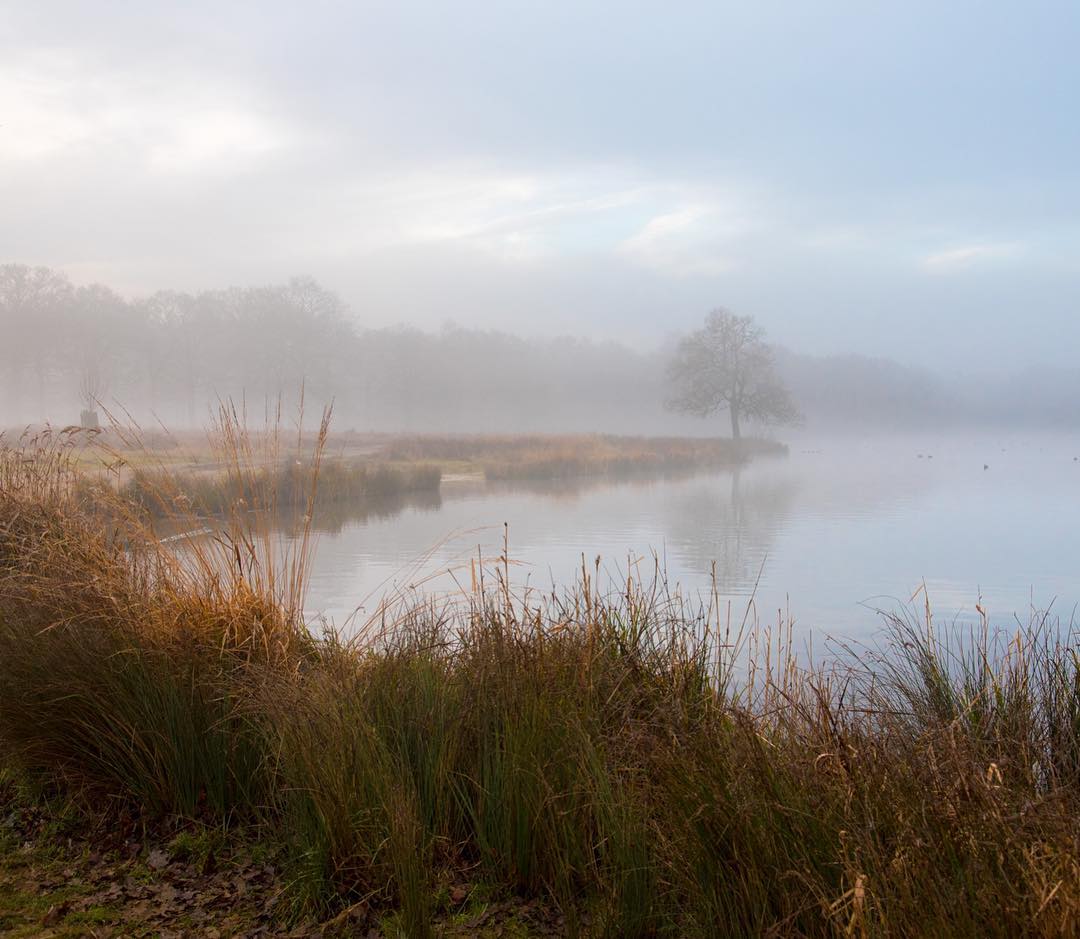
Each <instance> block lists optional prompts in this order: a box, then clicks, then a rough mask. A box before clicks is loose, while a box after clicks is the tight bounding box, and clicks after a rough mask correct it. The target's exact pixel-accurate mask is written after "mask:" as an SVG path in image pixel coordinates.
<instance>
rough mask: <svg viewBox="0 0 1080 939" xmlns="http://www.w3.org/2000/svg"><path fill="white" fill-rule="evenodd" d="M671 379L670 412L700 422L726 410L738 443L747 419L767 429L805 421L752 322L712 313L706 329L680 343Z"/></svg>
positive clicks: (669, 374)
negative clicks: (685, 415) (693, 417)
mask: <svg viewBox="0 0 1080 939" xmlns="http://www.w3.org/2000/svg"><path fill="white" fill-rule="evenodd" d="M667 378H668V388H669V395H668V398H667V401H666V402H665V404H666V405H667V407H668V408H669V409H671V410H673V411H681V412H684V413H687V414H695V415H698V416H699V417H708V416H709V415H710V414H714V413H716V412H717V411H722V410H727V412H728V414H729V415H730V417H731V436H732V437H734V438H736V439H738V438H739V437H740V436H741V433H742V421H743V420H744V419H747V420H753V421H757V422H758V423H762V424H791V423H796V422H798V421H799V419H800V415H799V411H798V408H796V406H795V402H794V401H793V400H792V398H791V394H790V393H789V392H788V390H787V388H786V387H785V386H784V384H783V382H782V381H781V380H780V378H779V376H778V375H777V374H776V369H775V367H774V364H773V353H772V349H770V348H769V346H768V345H767V344H766V342H765V333H764V330H762V328H761V327H760V326H759V325H758V324H757V323H755V322H754V320H753V319H752V318H751V317H749V316H738V315H736V314H735V313H732V312H730V311H729V310H723V309H718V310H713V311H712V312H711V313H710V314H709V315H708V316H707V317H705V325H704V326H703V327H702V328H701V329H698V330H695V331H694V332H692V333H691V334H690V335H689V336H685V337H684V338H683V339H682V340H681V341H680V342H679V344H678V346H677V347H676V349H675V355H674V357H673V358H672V359H671V361H670V363H669V364H668V370H667Z"/></svg>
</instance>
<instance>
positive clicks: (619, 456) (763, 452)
mask: <svg viewBox="0 0 1080 939" xmlns="http://www.w3.org/2000/svg"><path fill="white" fill-rule="evenodd" d="M786 452H787V448H786V447H784V446H783V444H779V443H776V442H774V441H770V440H752V439H747V440H729V439H725V438H706V437H616V436H611V435H604V434H562V435H542V434H532V435H529V434H525V435H466V434H460V435H447V436H435V435H429V436H424V435H417V436H411V437H396V438H393V439H391V440H390V441H388V442H387V443H386V444H385V446H384V448H383V450H382V456H383V457H384V458H385V459H388V460H397V461H403V462H413V461H428V462H438V463H443V464H448V463H449V464H453V465H455V468H457V469H460V470H465V471H472V472H478V473H483V474H484V475H485V476H486V477H487V478H488V479H500V480H502V479H507V480H509V479H561V478H568V477H573V476H598V475H608V474H612V475H615V474H627V473H663V472H668V471H673V470H686V469H699V468H700V469H704V468H711V467H722V466H736V465H739V464H741V463H745V462H747V461H748V460H750V459H752V458H753V457H755V456H775V455H781V454H784V453H786Z"/></svg>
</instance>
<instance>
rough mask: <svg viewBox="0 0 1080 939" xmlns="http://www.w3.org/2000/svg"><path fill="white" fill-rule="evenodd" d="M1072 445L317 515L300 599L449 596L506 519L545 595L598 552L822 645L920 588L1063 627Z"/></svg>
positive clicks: (935, 447)
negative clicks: (656, 563)
mask: <svg viewBox="0 0 1080 939" xmlns="http://www.w3.org/2000/svg"><path fill="white" fill-rule="evenodd" d="M1075 446H1076V445H1075V444H1074V443H1071V442H1068V441H1065V442H1058V443H1053V442H1049V441H1042V442H1040V444H1039V445H1038V446H1031V445H1022V444H1019V443H1016V442H1000V441H996V440H995V441H961V440H953V439H950V440H945V441H941V440H935V441H929V442H928V441H914V442H912V441H896V440H891V441H887V442H885V443H882V442H881V441H878V440H863V441H850V440H848V441H840V442H826V443H823V442H815V446H814V447H812V448H806V449H807V450H809V451H811V452H806V451H805V450H802V449H800V448H798V447H797V446H796V447H792V452H791V455H790V457H788V458H786V459H773V460H760V461H757V462H754V463H752V464H750V465H749V466H747V467H745V468H742V469H740V470H737V471H732V470H726V471H722V472H710V473H703V474H696V475H693V474H691V475H687V474H668V475H665V476H663V477H659V478H646V477H636V478H620V479H611V478H607V479H579V480H572V481H568V480H558V481H533V482H514V483H510V482H502V483H497V484H492V485H487V484H485V483H484V482H483V481H482V480H479V479H468V478H466V479H460V478H459V479H448V480H447V481H446V482H445V483H444V484H443V487H442V492H441V496H439V497H432V496H431V495H428V496H426V497H409V498H405V499H402V500H400V501H394V502H390V503H382V504H377V505H365V506H342V507H339V508H338V509H337V510H336V511H334V512H332V513H329V514H327V513H323V516H322V517H321V518H317V519H316V522H317V524H318V527H319V530H320V531H321V532H323V535H322V536H321V537H320V540H319V545H318V553H317V556H316V563H315V568H314V572H313V577H312V582H311V590H310V594H309V604H308V605H309V607H310V610H311V611H312V612H313V613H316V612H317V613H325V614H327V615H328V616H329V617H330V618H332V619H334V620H335V621H337V622H339V623H340V622H343V621H344V619H345V618H346V617H347V616H348V614H349V613H351V612H352V611H353V610H354V609H355V608H356V607H357V606H359V605H362V604H363V605H366V606H367V608H368V609H370V608H371V607H372V606H373V605H374V603H375V602H376V601H377V599H378V598H379V597H380V596H381V595H382V594H383V593H384V592H385V591H388V590H399V591H400V590H407V589H408V588H409V587H410V586H414V585H417V584H421V583H422V584H423V585H424V587H425V589H427V590H438V589H447V590H449V589H453V588H454V586H455V579H454V576H453V574H452V573H448V572H456V576H457V577H458V581H457V582H461V580H462V575H461V571H462V570H463V569H466V568H467V565H468V563H469V560H470V558H475V557H476V556H477V554H478V553H479V554H480V555H482V556H486V557H489V558H494V557H497V556H498V555H499V554H500V553H501V552H502V549H503V535H504V528H503V525H504V523H506V525H508V528H509V539H510V552H511V557H512V558H514V559H515V560H517V561H518V562H520V564H519V566H518V567H516V568H515V576H517V577H519V578H520V579H521V580H522V581H523V582H525V581H527V582H529V583H531V584H534V585H537V586H540V587H547V586H549V585H551V584H552V583H555V584H565V583H568V582H570V581H572V580H573V579H574V578H575V577H576V576H577V574H578V572H579V571H580V569H581V564H582V559H583V557H584V559H585V560H586V561H587V562H588V563H589V564H590V566H591V562H592V559H593V558H595V557H596V556H597V555H600V556H602V557H603V558H604V563H603V565H602V574H604V573H606V574H607V575H608V576H609V577H610V581H611V583H612V584H613V585H617V584H619V583H621V582H622V581H623V579H624V578H625V574H626V567H627V565H628V564H633V563H634V561H635V559H641V558H644V559H646V562H647V563H646V564H643V565H641V566H642V568H643V569H644V570H646V571H647V570H649V569H650V568H651V558H652V555H653V552H655V553H656V555H657V556H658V557H659V558H660V560H661V563H662V564H663V565H664V566H665V568H666V572H667V576H668V579H669V581H671V582H678V583H680V584H681V585H682V586H683V587H684V588H685V591H686V592H688V593H690V594H693V593H694V592H696V591H700V592H702V593H703V594H704V593H705V592H708V591H709V590H710V588H711V580H712V575H713V572H714V571H715V575H716V586H717V589H718V590H719V592H720V594H721V598H722V599H723V598H724V597H727V598H730V599H731V600H732V602H733V603H734V604H735V605H736V606H737V605H738V604H743V605H745V603H746V601H747V598H748V597H749V596H750V595H751V594H755V596H756V605H757V608H758V609H760V610H761V611H762V614H761V619H763V620H775V618H776V615H777V611H778V610H784V611H787V610H790V611H791V613H792V614H793V615H794V617H795V620H796V624H797V627H798V628H812V629H813V630H814V631H815V632H816V633H818V634H820V633H822V632H824V633H830V634H834V635H843V636H849V637H858V636H865V635H867V634H868V633H869V632H872V631H874V630H876V629H877V628H878V627H879V624H880V621H879V619H878V617H876V616H875V615H874V614H873V612H872V611H871V610H870V609H868V608H867V606H865V605H862V604H863V602H864V601H868V600H869V601H870V606H884V607H892V608H895V607H896V606H897V605H898V604H899V603H900V602H901V601H904V600H906V599H907V598H909V597H910V596H911V595H912V594H913V593H914V592H915V591H916V590H917V589H918V588H919V587H920V585H921V584H923V583H924V582H925V583H926V585H927V588H928V590H929V592H930V596H931V600H932V602H933V604H934V607H935V609H936V611H937V612H938V613H939V614H941V615H942V616H943V617H946V618H951V617H953V616H957V615H959V616H961V617H973V616H975V615H976V614H975V613H974V607H975V603H976V602H977V601H978V600H979V599H980V597H981V598H982V602H983V606H984V607H988V608H989V609H990V611H991V615H992V619H994V621H996V622H999V623H1008V622H1009V621H1010V620H1011V619H1012V617H1013V615H1014V614H1017V615H1019V616H1021V618H1026V616H1027V612H1028V610H1029V607H1030V606H1031V605H1032V604H1033V603H1034V605H1035V606H1045V605H1047V604H1049V603H1050V602H1051V601H1052V600H1054V599H1055V598H1056V601H1057V608H1058V609H1059V610H1061V612H1062V613H1063V614H1064V615H1065V616H1066V618H1067V617H1068V615H1069V611H1070V609H1071V605H1072V603H1073V602H1075V601H1076V600H1077V599H1080V590H1078V589H1077V582H1076V574H1077V570H1076V562H1077V560H1078V559H1080V538H1078V532H1080V511H1078V506H1080V503H1078V501H1077V499H1076V497H1075V494H1076V492H1077V486H1078V483H1080V468H1078V466H1080V464H1078V463H1076V462H1074V461H1073V459H1072V458H1073V456H1074V455H1075V454H1074V450H1075ZM920 452H921V453H923V454H924V457H923V458H922V459H919V457H918V454H919V453H920ZM926 453H933V454H934V459H933V460H932V461H931V460H929V459H927V458H926V457H925V454H926ZM988 454H992V456H988ZM987 464H990V468H989V469H986V470H984V469H983V466H984V465H987ZM440 572H441V573H440ZM464 581H465V582H466V583H467V582H468V574H467V573H466V574H465V575H464ZM766 611H771V612H766Z"/></svg>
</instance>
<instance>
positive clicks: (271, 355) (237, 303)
mask: <svg viewBox="0 0 1080 939" xmlns="http://www.w3.org/2000/svg"><path fill="white" fill-rule="evenodd" d="M364 319H365V318H364V317H363V316H362V315H359V314H358V313H357V312H356V311H353V310H351V309H350V308H349V307H348V305H347V304H346V303H345V302H344V301H343V300H342V299H341V298H340V297H339V296H338V295H337V294H336V293H335V292H333V291H332V290H329V289H327V288H325V287H323V286H321V285H320V284H319V283H317V282H316V281H315V280H313V279H312V278H310V277H295V278H292V279H290V280H288V281H286V282H283V283H279V284H270V285H265V286H252V287H230V288H226V289H222V290H206V291H200V292H197V293H186V292H182V291H176V290H160V291H156V292H154V293H151V294H149V295H145V296H133V297H125V296H123V295H122V294H121V293H120V292H118V291H117V290H114V289H112V288H111V287H109V286H107V285H103V284H84V285H76V284H74V283H73V282H72V281H71V280H70V279H69V278H68V277H66V276H65V275H64V274H63V273H62V272H59V271H56V270H51V269H48V268H31V267H29V266H26V265H19V264H7V265H3V266H0V332H2V334H3V335H4V336H5V337H7V340H8V341H6V342H5V343H4V344H3V346H2V353H0V354H2V368H3V398H2V402H0V424H3V425H5V426H8V427H12V428H14V427H19V426H23V425H41V424H51V425H54V426H64V425H67V424H77V423H78V422H79V414H80V409H81V408H83V407H87V406H90V405H91V404H92V403H96V404H100V405H101V406H102V407H103V408H104V409H105V410H106V411H107V412H109V413H110V414H111V415H113V416H114V417H115V418H117V419H120V418H122V419H124V420H127V419H129V418H130V419H134V420H136V421H138V422H139V423H141V424H144V425H150V426H152V425H155V424H157V423H161V424H165V425H167V426H169V427H170V428H174V429H197V428H199V427H202V426H203V425H204V424H205V423H206V422H207V421H208V420H209V418H210V416H211V414H212V412H213V410H214V409H215V408H216V407H217V406H218V404H219V403H221V402H223V401H226V400H232V401H243V402H246V403H247V404H248V405H249V406H250V407H251V408H252V409H253V411H255V412H261V411H262V410H264V409H265V407H266V406H267V404H268V403H270V404H272V405H273V406H275V407H276V406H277V404H278V403H279V402H280V403H281V404H283V406H284V407H285V409H286V410H287V411H288V410H290V409H293V408H295V407H296V406H297V405H298V403H299V399H300V396H301V393H302V394H303V396H304V400H305V402H306V403H307V404H308V405H309V406H311V407H313V408H315V409H316V410H318V409H320V408H322V407H326V406H329V405H333V408H334V411H335V415H336V421H335V423H336V426H337V428H338V429H342V430H343V429H351V430H357V431H382V432H386V431H404V432H436V431H451V432H502V433H506V432H514V431H520V432H538V431H539V432H552V433H557V432H561V431H578V432H608V433H623V434H672V433H675V434H690V435H717V434H722V433H724V432H725V431H724V422H723V420H722V419H717V418H716V417H712V418H708V419H705V420H702V419H699V418H695V417H690V416H686V415H682V414H677V413H672V412H671V411H670V410H669V409H666V408H665V407H664V402H665V368H666V364H667V362H668V360H669V359H670V357H671V354H672V342H671V341H667V342H657V343H655V344H654V345H652V346H645V347H641V346H640V345H633V346H631V345H627V344H624V343H620V342H618V341H615V340H607V341H600V340H596V339H589V338H584V337H581V336H574V335H553V336H549V337H537V336H532V337H524V336H519V335H515V334H513V333H510V332H505V331H499V330H491V329H479V328H470V327H468V326H464V325H455V324H446V325H444V326H443V327H442V328H440V329H435V330H423V329H420V328H418V327H416V326H410V325H408V324H402V325H400V326H394V327H382V328H371V327H366V326H365V325H364ZM776 339H777V340H779V343H780V344H778V345H776V346H775V347H774V352H775V355H776V365H777V370H778V372H779V375H780V377H781V379H782V380H783V381H784V383H785V384H786V385H787V386H788V387H789V388H790V389H791V391H792V394H793V397H794V399H795V401H796V402H797V403H798V406H799V408H800V410H801V412H802V421H801V423H802V424H803V430H805V431H809V432H813V431H827V432H830V433H833V432H837V431H851V432H867V431H881V432H886V431H889V430H901V429H909V430H910V429H919V430H923V431H936V430H944V429H949V428H952V429H961V428H963V429H973V428H1010V429H1018V428H1024V427H1026V428H1030V429H1044V428H1062V429H1070V430H1074V429H1076V428H1077V427H1078V425H1080V411H1078V410H1077V409H1076V408H1075V406H1074V402H1075V401H1076V400H1078V399H1080V368H1074V369H1064V368H1051V367H1049V366H1044V367H1038V366H1029V367H1027V368H1025V369H1016V370H1013V371H1005V370H998V371H995V372H993V373H991V372H984V373H979V372H973V371H968V372H965V373H949V372H945V373H940V372H935V371H933V370H931V369H928V368H925V367H918V366H911V365H905V364H902V363H900V362H897V361H895V360H893V359H888V358H870V357H867V356H859V355H853V354H847V355H835V356H813V355H807V354H804V353H799V352H797V351H794V350H792V349H791V348H789V347H787V346H785V345H783V344H782V341H783V337H776ZM87 395H89V396H90V397H91V398H92V399H93V401H92V402H91V401H87V400H84V399H85V398H86V397H87ZM759 430H764V429H759ZM765 432H769V431H765Z"/></svg>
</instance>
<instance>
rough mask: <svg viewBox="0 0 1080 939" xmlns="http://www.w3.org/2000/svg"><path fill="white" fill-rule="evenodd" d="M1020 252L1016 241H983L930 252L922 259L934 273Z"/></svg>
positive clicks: (1011, 255)
mask: <svg viewBox="0 0 1080 939" xmlns="http://www.w3.org/2000/svg"><path fill="white" fill-rule="evenodd" d="M1019 253H1020V245H1019V244H1017V243H1016V242H983V243H979V244H968V245H958V246H956V247H952V248H946V249H945V250H943V251H937V252H935V253H933V254H928V255H926V256H925V257H924V258H923V259H922V262H921V263H922V267H923V268H924V269H925V270H927V271H930V272H932V273H946V272H949V271H954V270H961V269H963V268H967V267H971V266H972V265H975V264H978V263H980V262H983V261H995V260H1003V259H1007V258H1012V257H1015V256H1016V255H1017V254H1019Z"/></svg>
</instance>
